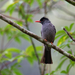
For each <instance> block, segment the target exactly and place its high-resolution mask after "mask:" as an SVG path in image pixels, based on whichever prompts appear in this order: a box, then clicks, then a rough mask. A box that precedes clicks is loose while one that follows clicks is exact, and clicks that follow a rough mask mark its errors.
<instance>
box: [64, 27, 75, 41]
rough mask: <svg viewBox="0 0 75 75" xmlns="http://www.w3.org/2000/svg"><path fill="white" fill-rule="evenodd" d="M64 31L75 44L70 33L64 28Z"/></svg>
mask: <svg viewBox="0 0 75 75" xmlns="http://www.w3.org/2000/svg"><path fill="white" fill-rule="evenodd" d="M63 30H64V31H65V32H66V33H67V35H68V36H69V37H70V38H71V39H72V40H73V41H74V42H75V39H74V38H73V37H72V36H71V35H70V33H69V32H68V31H67V30H66V29H65V28H63Z"/></svg>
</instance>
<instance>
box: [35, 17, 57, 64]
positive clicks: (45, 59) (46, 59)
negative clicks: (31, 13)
mask: <svg viewBox="0 0 75 75" xmlns="http://www.w3.org/2000/svg"><path fill="white" fill-rule="evenodd" d="M35 22H39V23H41V24H42V30H41V36H42V38H43V39H45V40H46V41H48V42H50V43H52V44H53V42H54V38H55V34H56V29H55V26H54V25H53V24H52V23H51V21H50V20H49V19H48V18H46V17H42V18H41V19H40V21H35ZM40 62H41V63H44V64H52V63H53V62H52V57H51V48H50V47H48V46H47V45H44V54H43V56H42V59H41V61H40Z"/></svg>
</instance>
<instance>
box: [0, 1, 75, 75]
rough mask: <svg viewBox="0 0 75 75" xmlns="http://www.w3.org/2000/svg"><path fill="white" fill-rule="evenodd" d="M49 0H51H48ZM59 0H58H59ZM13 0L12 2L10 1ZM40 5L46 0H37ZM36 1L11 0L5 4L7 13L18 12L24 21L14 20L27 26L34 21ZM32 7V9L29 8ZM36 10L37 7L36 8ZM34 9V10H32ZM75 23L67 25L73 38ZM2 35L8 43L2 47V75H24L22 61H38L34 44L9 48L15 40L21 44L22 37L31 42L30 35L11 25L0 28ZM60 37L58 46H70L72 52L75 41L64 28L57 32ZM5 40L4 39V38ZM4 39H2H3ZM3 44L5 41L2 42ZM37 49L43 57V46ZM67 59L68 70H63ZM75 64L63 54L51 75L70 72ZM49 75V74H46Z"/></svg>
mask: <svg viewBox="0 0 75 75" xmlns="http://www.w3.org/2000/svg"><path fill="white" fill-rule="evenodd" d="M47 1H48V2H49V0H47ZM54 1H56V0H54ZM57 1H58V0H57ZM10 2H11V3H10ZM36 2H37V4H38V7H39V8H40V9H41V8H43V3H44V2H45V1H44V0H36ZM34 3H35V0H12V1H11V0H9V1H8V2H7V3H6V4H5V5H4V8H5V13H7V12H8V13H9V14H10V16H11V15H13V13H14V12H17V13H18V16H19V17H20V18H21V19H22V20H23V21H14V22H16V23H17V24H19V25H20V26H22V27H25V25H27V23H32V22H33V19H32V18H33V13H34V11H33V10H31V9H32V7H33V5H34ZM24 5H27V6H26V9H25V8H24ZM27 9H30V10H27ZM34 10H35V9H34ZM32 11H33V12H32ZM31 12H32V13H31ZM73 26H74V23H72V24H71V25H70V26H69V27H68V26H65V28H66V30H67V31H68V32H69V33H70V34H71V36H72V37H73V38H75V31H73V29H72V28H73ZM0 36H2V39H3V38H5V37H6V40H7V43H6V44H5V46H4V45H3V48H0V64H1V67H0V72H1V75H10V74H11V75H23V74H22V73H21V72H20V70H19V69H18V68H19V67H21V65H20V63H21V61H22V60H25V58H26V59H27V60H28V62H29V63H30V64H31V65H33V63H34V61H37V59H36V55H35V53H34V49H33V46H32V45H30V46H28V47H27V48H26V49H25V50H20V49H18V48H12V47H11V48H8V46H9V44H10V43H11V42H12V40H14V41H15V42H17V43H18V44H21V39H24V40H26V41H27V42H29V43H30V42H31V41H30V38H29V36H28V35H26V34H23V33H22V32H20V31H19V30H17V29H16V28H14V27H12V26H11V25H9V24H8V25H6V26H5V27H4V28H0ZM56 39H58V42H57V46H59V47H60V48H62V49H63V48H66V47H67V48H68V50H67V52H68V53H70V54H72V51H71V43H73V41H72V40H71V39H70V38H69V37H68V35H67V34H66V33H65V31H64V30H59V31H58V32H57V33H56V37H55V40H56ZM3 40H4V39H3ZM1 41H2V40H1ZM0 43H1V44H2V43H3V44H4V42H3V41H2V42H0ZM36 50H37V53H38V56H39V57H41V50H42V47H41V46H36ZM14 61H15V63H13V64H12V65H11V66H8V65H9V64H11V63H12V62H14ZM66 61H69V63H68V64H67V67H66V70H62V66H63V65H64V63H65V62H66ZM74 65H75V63H74V62H73V61H71V60H68V58H66V57H65V56H62V57H61V58H60V63H59V65H58V66H57V68H56V69H55V70H54V71H52V72H51V73H50V75H56V74H57V72H58V71H59V70H60V73H62V74H68V73H69V71H70V69H71V68H72V67H73V66H74ZM46 75H49V74H46Z"/></svg>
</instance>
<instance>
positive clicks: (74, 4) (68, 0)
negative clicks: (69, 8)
mask: <svg viewBox="0 0 75 75" xmlns="http://www.w3.org/2000/svg"><path fill="white" fill-rule="evenodd" d="M65 1H66V2H68V3H70V4H71V5H73V6H75V1H73V0H65Z"/></svg>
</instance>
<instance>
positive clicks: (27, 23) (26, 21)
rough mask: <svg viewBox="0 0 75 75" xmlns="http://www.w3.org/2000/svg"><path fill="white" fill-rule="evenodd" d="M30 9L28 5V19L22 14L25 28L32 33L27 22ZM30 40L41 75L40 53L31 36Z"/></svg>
mask: <svg viewBox="0 0 75 75" xmlns="http://www.w3.org/2000/svg"><path fill="white" fill-rule="evenodd" d="M29 9H30V7H29V5H28V6H27V12H26V13H27V17H25V15H24V12H22V11H21V13H22V15H23V16H24V17H25V24H26V25H25V26H26V28H27V30H29V31H30V29H29V27H28V26H29V25H28V21H27V18H28V12H29ZM30 40H31V44H32V46H33V48H34V52H35V55H36V58H37V61H38V65H39V70H40V75H41V67H40V59H39V56H38V53H37V50H36V47H35V44H34V42H33V39H32V37H31V36H30Z"/></svg>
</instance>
